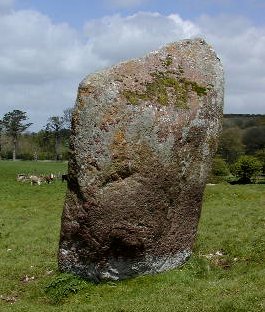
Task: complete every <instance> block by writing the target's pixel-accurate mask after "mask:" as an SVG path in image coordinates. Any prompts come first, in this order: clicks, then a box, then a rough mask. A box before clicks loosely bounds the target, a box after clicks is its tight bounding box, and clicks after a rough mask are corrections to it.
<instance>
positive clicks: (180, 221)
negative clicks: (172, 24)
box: [58, 39, 224, 281]
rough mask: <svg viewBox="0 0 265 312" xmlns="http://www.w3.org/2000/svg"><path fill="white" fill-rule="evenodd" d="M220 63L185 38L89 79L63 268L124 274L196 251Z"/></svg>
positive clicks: (67, 209)
mask: <svg viewBox="0 0 265 312" xmlns="http://www.w3.org/2000/svg"><path fill="white" fill-rule="evenodd" d="M223 92H224V77H223V68H222V65H221V63H220V60H219V59H218V57H217V56H216V54H215V52H214V51H213V49H212V48H211V47H210V46H209V45H208V44H207V43H206V42H205V41H204V40H202V39H194V40H183V41H179V42H176V43H172V44H169V45H167V46H165V47H163V48H162V49H160V50H158V51H154V52H151V53H150V54H148V55H147V56H145V57H144V58H141V59H135V60H130V61H127V62H123V63H120V64H118V65H116V66H113V67H112V68H109V69H107V70H104V71H102V72H100V73H95V74H92V75H89V76H87V77H86V78H85V79H84V80H83V81H82V82H81V83H80V85H79V89H78V95H77V101H76V106H75V111H74V115H73V120H72V136H71V146H70V149H71V156H70V160H69V182H68V191H67V195H66V200H65V206H64V211H63V215H62V226H61V235H60V244H59V253H58V263H59V268H60V270H61V271H64V272H72V273H75V274H77V275H80V276H82V277H84V278H87V279H90V280H93V281H100V280H106V279H107V280H108V279H111V280H117V279H124V278H128V277H131V276H135V275H139V274H153V273H156V272H161V271H165V270H168V269H171V268H175V267H177V266H179V265H181V264H183V263H184V262H185V261H186V259H187V258H188V257H189V256H190V254H191V252H192V246H193V243H194V240H195V236H196V231H197V225H198V221H199V217H200V211H201V204H202V196H203V191H204V187H205V182H206V178H207V174H208V172H209V170H210V167H211V159H212V157H213V155H214V153H215V151H216V148H217V140H218V134H219V132H220V130H221V121H222V114H223Z"/></svg>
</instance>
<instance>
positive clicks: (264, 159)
mask: <svg viewBox="0 0 265 312" xmlns="http://www.w3.org/2000/svg"><path fill="white" fill-rule="evenodd" d="M255 157H256V158H257V159H258V160H259V161H260V162H261V163H262V173H263V174H265V149H262V150H259V151H257V152H256V154H255Z"/></svg>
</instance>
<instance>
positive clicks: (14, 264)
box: [0, 161, 265, 312]
mask: <svg viewBox="0 0 265 312" xmlns="http://www.w3.org/2000/svg"><path fill="white" fill-rule="evenodd" d="M65 171H66V164H64V163H52V162H50V163H45V162H38V163H35V162H11V161H9V162H8V161H0V277H1V280H0V311H4V312H5V311H19V312H21V311H22V312H24V311H25V312H31V311H34V312H38V311H69V312H70V311H76V312H79V311H84V312H85V311H102V312H105V311H106V312H109V311H115V312H129V311H130V312H132V311H135V312H136V311H137V312H141V311H142V312H147V311H150V312H156V311H159V312H169V311H170V312H171V311H181V312H184V311H191V312H193V311H211V312H212V311H218V312H221V311H223V312H230V311H255V312H257V311H265V185H264V184H263V185H262V184H261V185H246V186H243V185H233V186H231V185H225V184H220V185H213V186H208V187H207V189H206V192H205V196H204V205H203V211H202V216H201V220H200V226H199V232H198V238H197V242H196V246H195V251H194V254H193V256H192V257H191V259H190V260H189V261H188V262H187V263H186V264H185V265H184V266H183V267H182V268H179V269H175V270H172V271H169V272H166V273H162V274H158V275H155V276H143V277H137V278H134V279H131V280H126V281H121V282H115V283H114V282H108V283H103V284H99V285H94V284H92V283H89V282H86V281H83V280H80V279H79V278H76V277H74V276H72V275H68V274H60V273H59V272H58V271H57V259H56V253H57V246H58V238H59V229H60V216H61V212H62V207H63V201H64V194H65V189H66V184H64V183H62V182H61V181H56V182H55V183H53V184H50V185H49V184H42V185H40V186H31V185H30V184H23V183H19V182H17V181H16V174H17V173H36V174H38V173H50V172H53V173H56V172H61V173H62V172H65Z"/></svg>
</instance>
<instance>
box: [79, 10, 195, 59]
mask: <svg viewBox="0 0 265 312" xmlns="http://www.w3.org/2000/svg"><path fill="white" fill-rule="evenodd" d="M85 33H86V34H87V36H88V37H89V39H90V43H91V47H92V51H93V53H94V54H96V55H98V56H99V57H100V58H102V59H104V60H107V61H108V62H109V63H114V62H117V61H120V60H124V59H128V58H131V57H136V56H139V55H143V54H145V53H147V52H148V51H151V50H153V49H157V48H158V47H159V46H161V45H163V44H165V43H167V42H171V41H176V40H178V39H181V38H187V37H191V36H195V35H196V34H197V33H198V28H197V27H196V26H195V25H193V24H192V23H190V22H188V21H184V20H182V19H181V18H180V17H179V16H178V15H170V16H163V15H160V14H158V13H143V12H140V13H137V14H134V15H131V16H128V17H121V16H120V15H115V16H110V17H105V18H103V19H99V20H94V21H90V22H88V23H87V24H86V25H85Z"/></svg>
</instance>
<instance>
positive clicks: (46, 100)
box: [0, 0, 265, 131]
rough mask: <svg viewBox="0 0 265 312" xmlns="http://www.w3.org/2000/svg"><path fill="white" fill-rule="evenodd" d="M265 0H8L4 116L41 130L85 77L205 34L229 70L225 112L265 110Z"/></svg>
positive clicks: (0, 81)
mask: <svg viewBox="0 0 265 312" xmlns="http://www.w3.org/2000/svg"><path fill="white" fill-rule="evenodd" d="M264 12H265V0H90V1H88V0H0V94H1V100H0V119H1V118H2V116H3V115H4V114H5V113H7V112H9V111H12V110H13V109H19V110H22V111H25V112H27V115H28V117H29V121H30V122H32V123H33V125H32V126H31V128H30V130H31V131H38V130H40V129H42V128H44V126H45V125H46V123H47V120H48V118H49V117H51V116H56V115H57V116H60V115H62V114H63V110H65V109H67V108H69V107H73V106H74V103H75V98H76V92H77V87H78V84H79V82H80V81H81V80H82V79H83V78H84V77H85V76H86V75H88V74H90V73H92V72H95V71H99V70H101V69H103V68H106V67H109V66H111V65H112V64H115V63H117V62H120V61H122V60H126V59H130V58H136V57H141V56H143V55H145V54H146V53H148V52H150V51H152V50H156V49H158V48H160V47H161V46H163V45H164V44H166V43H169V42H174V41H178V40H181V39H185V38H196V37H201V38H204V39H205V40H206V41H207V42H208V43H209V44H210V45H212V46H213V47H214V49H215V51H216V52H217V54H218V56H219V57H220V58H221V61H222V63H223V65H224V70H225V81H226V85H225V106H224V111H225V113H240V114H246V113H248V114H265V18H264Z"/></svg>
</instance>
